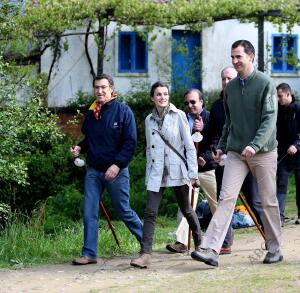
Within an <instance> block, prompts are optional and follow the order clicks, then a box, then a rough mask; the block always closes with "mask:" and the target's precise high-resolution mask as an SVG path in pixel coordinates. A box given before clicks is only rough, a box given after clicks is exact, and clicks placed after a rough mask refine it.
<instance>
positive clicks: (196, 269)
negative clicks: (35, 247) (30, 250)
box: [0, 225, 300, 293]
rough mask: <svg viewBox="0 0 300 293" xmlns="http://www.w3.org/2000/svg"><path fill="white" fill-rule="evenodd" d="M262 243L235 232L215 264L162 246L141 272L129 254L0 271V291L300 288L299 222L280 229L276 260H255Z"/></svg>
mask: <svg viewBox="0 0 300 293" xmlns="http://www.w3.org/2000/svg"><path fill="white" fill-rule="evenodd" d="M262 242H263V241H262V238H261V236H260V235H259V234H258V232H256V231H254V230H252V231H251V232H250V233H247V234H244V233H243V234H239V235H236V237H235V240H234V246H233V253H232V254H231V255H227V256H221V257H220V266H219V268H211V267H209V266H206V265H204V264H202V263H199V262H197V261H194V260H192V259H191V258H190V256H189V255H178V254H169V253H168V252H166V251H165V250H163V249H162V250H161V251H158V252H155V253H154V254H153V264H152V265H151V268H149V269H143V270H141V269H135V268H131V267H130V266H129V262H130V257H118V258H112V259H107V260H103V259H98V264H96V265H88V266H83V267H78V266H71V265H69V264H63V265H50V266H42V267H33V268H27V269H21V270H1V271H0V292H1V293H8V292H19V293H21V292H24V293H25V292H26V293H27V292H38V293H40V292H47V293H49V292H50V293H52V292H55V293H56V292H72V293H73V292H75V293H76V292H89V293H96V292H118V293H120V292H170V293H171V292H172V293H173V292H222V293H224V292H272V293H274V292H300V255H299V249H300V225H299V226H296V225H289V226H287V227H285V228H284V235H283V255H284V261H283V262H282V263H280V264H276V265H263V264H261V261H262V259H263V257H264V255H265V253H266V252H265V251H264V250H262V249H261V246H262Z"/></svg>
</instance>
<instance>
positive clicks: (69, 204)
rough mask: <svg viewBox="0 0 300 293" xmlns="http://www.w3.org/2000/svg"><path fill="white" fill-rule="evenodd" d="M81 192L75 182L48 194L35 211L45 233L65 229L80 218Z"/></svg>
mask: <svg viewBox="0 0 300 293" xmlns="http://www.w3.org/2000/svg"><path fill="white" fill-rule="evenodd" d="M82 206H83V193H82V190H80V188H78V187H77V185H76V184H74V183H73V184H71V185H66V186H65V187H64V188H63V189H62V190H60V191H59V192H58V193H57V194H55V196H50V197H48V198H47V200H46V201H45V202H44V203H43V204H42V205H41V207H40V208H39V209H38V212H37V213H36V216H37V217H38V218H40V219H41V220H42V222H43V224H44V230H45V232H46V233H53V232H54V231H58V230H61V229H65V228H67V227H69V226H70V225H72V223H73V222H76V221H79V220H81V218H82Z"/></svg>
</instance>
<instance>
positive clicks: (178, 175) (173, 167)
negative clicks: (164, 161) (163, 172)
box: [170, 164, 183, 179]
mask: <svg viewBox="0 0 300 293" xmlns="http://www.w3.org/2000/svg"><path fill="white" fill-rule="evenodd" d="M170 178H171V179H182V178H183V174H182V170H181V165H179V164H170Z"/></svg>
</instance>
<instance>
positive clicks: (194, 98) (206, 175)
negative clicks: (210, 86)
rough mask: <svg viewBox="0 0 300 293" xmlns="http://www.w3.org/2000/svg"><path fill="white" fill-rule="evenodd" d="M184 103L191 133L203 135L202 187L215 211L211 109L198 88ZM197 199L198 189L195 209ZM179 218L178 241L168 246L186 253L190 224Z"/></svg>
mask: <svg viewBox="0 0 300 293" xmlns="http://www.w3.org/2000/svg"><path fill="white" fill-rule="evenodd" d="M184 105H185V106H186V109H187V119H188V122H189V126H190V130H191V135H193V134H194V133H197V132H198V133H201V134H202V136H203V140H202V141H201V142H200V143H199V146H198V154H197V157H198V174H199V180H200V187H201V188H202V190H203V191H204V193H205V195H206V198H207V200H208V204H209V208H210V210H211V212H212V213H214V212H215V210H216V206H217V196H216V193H217V187H216V178H215V167H216V162H215V161H214V160H213V158H212V154H211V151H210V148H209V142H208V135H207V130H208V122H209V111H207V110H206V109H205V107H204V100H203V94H202V92H201V91H200V90H198V89H191V90H189V91H188V92H186V93H185V94H184ZM197 200H198V190H197V191H196V192H195V198H194V206H193V208H194V209H195V207H196V204H197ZM178 219H179V220H180V223H179V225H178V227H177V230H176V242H175V243H174V244H168V245H167V246H166V248H167V250H169V251H171V252H174V253H184V252H186V251H187V242H188V233H189V226H188V223H187V221H186V219H185V218H184V217H182V214H181V213H180V212H179V216H178Z"/></svg>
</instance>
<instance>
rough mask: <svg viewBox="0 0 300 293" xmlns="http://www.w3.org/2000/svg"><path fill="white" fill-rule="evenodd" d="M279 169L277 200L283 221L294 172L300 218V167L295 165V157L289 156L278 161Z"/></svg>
mask: <svg viewBox="0 0 300 293" xmlns="http://www.w3.org/2000/svg"><path fill="white" fill-rule="evenodd" d="M278 161H279V164H278V167H277V199H278V204H279V210H280V218H281V221H283V220H284V210H285V201H286V195H287V192H288V185H289V176H290V174H291V173H292V172H293V171H294V176H295V182H296V204H297V208H298V217H299V216H300V166H297V164H295V161H296V160H294V158H293V156H287V157H286V158H284V159H283V160H282V161H280V159H279V160H278Z"/></svg>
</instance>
